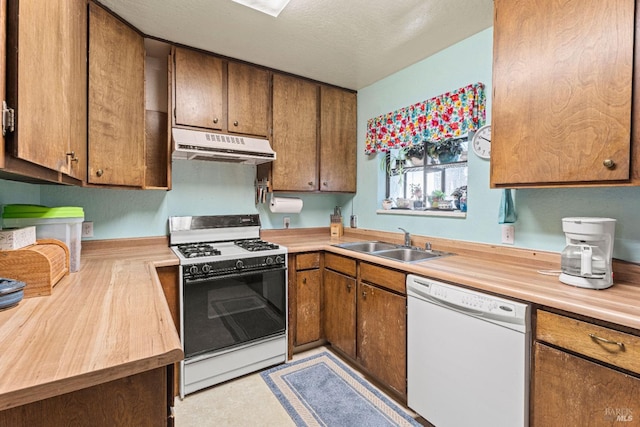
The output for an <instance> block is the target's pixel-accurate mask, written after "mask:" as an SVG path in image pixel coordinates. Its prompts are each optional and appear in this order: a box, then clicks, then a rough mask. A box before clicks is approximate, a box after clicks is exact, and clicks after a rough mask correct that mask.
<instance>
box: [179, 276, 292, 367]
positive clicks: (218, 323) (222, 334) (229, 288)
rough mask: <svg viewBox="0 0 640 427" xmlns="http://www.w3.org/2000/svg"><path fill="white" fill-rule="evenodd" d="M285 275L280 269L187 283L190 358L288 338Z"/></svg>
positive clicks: (185, 314)
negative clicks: (257, 342)
mask: <svg viewBox="0 0 640 427" xmlns="http://www.w3.org/2000/svg"><path fill="white" fill-rule="evenodd" d="M185 268H186V267H185ZM286 271H287V268H286V267H278V268H274V269H269V270H264V271H263V270H260V271H252V272H248V273H234V274H232V275H227V276H220V277H213V278H207V279H197V280H188V279H186V280H185V281H184V283H183V295H182V298H183V305H182V307H183V317H182V318H183V322H184V323H183V328H184V329H183V333H184V337H183V338H184V353H185V358H190V357H194V356H198V355H202V354H206V353H212V352H216V351H219V350H222V349H228V348H231V347H235V346H238V345H242V344H246V343H249V342H252V341H258V340H261V339H264V338H268V337H272V336H274V335H282V334H284V333H285V327H286V313H287V301H286V285H287V280H286Z"/></svg>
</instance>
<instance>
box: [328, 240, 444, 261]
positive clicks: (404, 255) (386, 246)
mask: <svg viewBox="0 0 640 427" xmlns="http://www.w3.org/2000/svg"><path fill="white" fill-rule="evenodd" d="M334 246H336V247H338V248H342V249H349V250H352V251H356V252H362V253H366V254H369V255H375V256H379V257H382V258H387V259H392V260H395V261H401V262H406V263H411V262H420V261H426V260H428V259H433V258H440V257H443V256H447V255H453V254H451V253H449V252H442V251H432V250H422V249H418V248H410V247H407V246H402V245H394V244H393V243H384V242H353V243H340V244H337V245H334Z"/></svg>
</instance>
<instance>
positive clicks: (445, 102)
mask: <svg viewBox="0 0 640 427" xmlns="http://www.w3.org/2000/svg"><path fill="white" fill-rule="evenodd" d="M485 103H486V100H485V93H484V84H482V83H476V84H471V85H468V86H465V87H462V88H460V89H457V90H454V91H451V92H447V93H445V94H442V95H439V96H436V97H434V98H431V99H429V100H427V101H422V102H418V103H417V104H413V105H410V106H408V107H404V108H401V109H400V110H397V111H393V112H391V113H387V114H383V115H381V116H378V117H374V118H372V119H369V120H368V122H367V138H366V145H365V150H364V151H365V153H366V154H373V153H376V152H378V151H381V152H387V151H389V150H390V149H392V148H402V147H408V146H411V145H414V144H419V143H420V142H422V141H424V140H429V141H440V140H442V139H449V138H455V137H459V136H463V135H465V134H467V133H468V132H470V131H473V130H476V129H478V128H479V127H480V126H482V125H484V123H485V120H486V111H485V108H486V106H485Z"/></svg>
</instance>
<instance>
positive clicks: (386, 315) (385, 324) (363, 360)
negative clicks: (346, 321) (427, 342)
mask: <svg viewBox="0 0 640 427" xmlns="http://www.w3.org/2000/svg"><path fill="white" fill-rule="evenodd" d="M357 306H358V322H357V323H358V331H357V336H358V349H357V350H358V361H359V362H360V364H361V365H362V366H363V367H364V368H365V369H366V370H367V371H368V372H369V373H370V374H371V375H373V376H375V377H376V378H377V379H378V380H380V381H381V382H383V383H384V384H386V385H388V386H389V387H391V388H392V389H394V390H395V391H397V392H398V393H399V394H401V395H402V396H406V395H407V297H406V296H404V295H398V294H396V293H393V292H390V291H388V290H385V289H382V288H379V287H376V286H372V285H370V284H367V283H363V282H361V283H360V284H359V285H358V304H357Z"/></svg>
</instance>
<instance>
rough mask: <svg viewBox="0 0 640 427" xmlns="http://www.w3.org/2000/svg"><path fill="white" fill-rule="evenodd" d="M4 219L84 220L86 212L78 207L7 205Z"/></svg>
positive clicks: (3, 214)
mask: <svg viewBox="0 0 640 427" xmlns="http://www.w3.org/2000/svg"><path fill="white" fill-rule="evenodd" d="M2 217H3V218H84V210H83V209H82V208H80V207H76V206H60V207H53V208H50V207H47V206H40V205H5V206H4V209H3V211H2Z"/></svg>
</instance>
